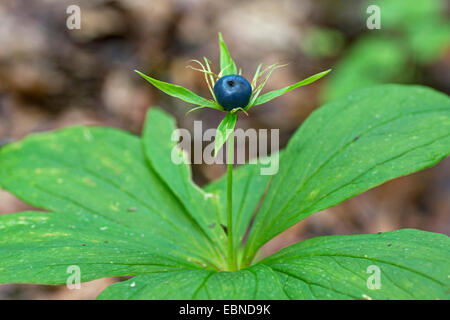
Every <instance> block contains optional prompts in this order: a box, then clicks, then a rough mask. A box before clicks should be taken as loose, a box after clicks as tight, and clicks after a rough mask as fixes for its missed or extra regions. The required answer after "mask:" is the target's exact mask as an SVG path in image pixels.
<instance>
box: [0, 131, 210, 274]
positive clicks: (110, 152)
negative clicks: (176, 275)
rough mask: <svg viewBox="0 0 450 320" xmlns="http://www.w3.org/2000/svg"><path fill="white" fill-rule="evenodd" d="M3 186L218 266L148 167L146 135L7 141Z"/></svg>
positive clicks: (0, 175)
mask: <svg viewBox="0 0 450 320" xmlns="http://www.w3.org/2000/svg"><path fill="white" fill-rule="evenodd" d="M0 185H1V187H2V188H3V189H4V190H7V191H10V192H11V193H13V194H14V195H15V196H17V197H18V198H20V199H22V200H23V201H25V202H27V203H29V204H31V205H33V206H34V207H38V208H43V209H46V210H50V211H54V212H59V213H60V214H61V215H62V216H65V215H66V214H73V213H80V214H89V215H91V216H92V217H93V219H92V220H95V219H94V218H96V217H101V218H103V219H105V220H108V221H110V222H111V223H115V224H117V225H120V226H122V227H124V228H129V229H132V230H133V231H134V232H135V233H136V234H139V235H143V237H144V238H143V241H144V240H145V239H146V238H150V239H153V240H152V241H155V247H157V243H158V242H157V240H156V239H167V240H166V241H168V242H170V243H171V245H172V246H173V248H174V250H177V251H178V252H180V253H183V254H184V256H186V259H187V258H188V257H190V259H191V260H192V261H194V260H195V261H198V262H199V264H200V265H202V264H205V263H206V264H208V265H211V264H214V263H213V262H212V261H211V259H214V257H215V256H216V255H215V252H216V250H215V248H214V247H213V246H212V243H211V241H209V239H208V237H206V236H205V234H204V232H203V230H202V229H201V228H200V227H199V226H198V225H197V224H196V223H195V222H194V221H192V219H191V218H190V216H189V214H188V212H187V211H186V209H185V208H184V207H183V206H182V205H181V204H180V203H179V202H178V201H177V198H176V197H175V196H174V194H173V193H172V192H171V191H170V190H169V189H168V188H167V187H166V186H165V185H164V183H162V181H161V180H160V178H159V177H158V175H157V174H156V173H155V172H154V170H153V169H151V168H150V167H149V166H148V163H147V160H146V158H145V156H144V154H143V152H142V144H141V140H140V139H138V138H137V137H135V136H132V135H130V134H127V133H124V132H122V131H119V130H114V129H110V128H96V127H72V128H67V129H63V130H59V131H56V132H52V133H45V134H36V135H32V136H30V137H28V138H26V139H24V140H22V141H20V142H16V143H12V144H9V145H6V146H4V147H2V148H1V149H0ZM68 219H69V218H68ZM95 221H100V220H95ZM103 226H104V225H103V224H101V225H97V226H96V227H98V228H101V227H103ZM68 227H69V226H67V228H68ZM49 229H50V228H49ZM0 231H1V230H0ZM19 231H20V230H19ZM19 231H18V232H19ZM10 236H11V235H10ZM158 241H159V240H158ZM57 262H58V261H57V260H55V263H57ZM49 277H50V276H49ZM50 280H51V279H50Z"/></svg>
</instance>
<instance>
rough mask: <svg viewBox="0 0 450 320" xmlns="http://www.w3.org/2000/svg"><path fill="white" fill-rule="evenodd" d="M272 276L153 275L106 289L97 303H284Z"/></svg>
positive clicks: (260, 272) (255, 272) (261, 272)
mask: <svg viewBox="0 0 450 320" xmlns="http://www.w3.org/2000/svg"><path fill="white" fill-rule="evenodd" d="M286 298H287V296H286V295H285V294H284V293H283V291H282V286H281V283H280V282H279V280H278V278H277V276H276V274H275V272H274V271H272V270H271V269H270V268H268V267H266V266H264V265H256V266H252V267H251V268H248V269H245V270H240V271H235V272H214V271H206V270H183V271H179V272H155V273H151V274H148V275H142V276H137V277H134V278H132V279H130V280H127V281H123V282H120V283H116V284H113V285H110V286H109V287H108V288H106V290H104V291H103V292H102V293H101V294H100V295H99V296H98V299H103V300H108V299H114V300H115V299H136V300H143V299H158V300H160V299H167V300H169V299H170V300H187V299H200V300H206V299H212V300H225V299H226V300H240V299H260V300H268V299H286Z"/></svg>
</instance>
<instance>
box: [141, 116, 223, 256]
mask: <svg viewBox="0 0 450 320" xmlns="http://www.w3.org/2000/svg"><path fill="white" fill-rule="evenodd" d="M175 130H176V127H175V121H174V119H173V118H172V117H170V116H169V115H168V114H166V113H164V112H163V111H161V110H159V109H157V108H151V109H150V110H149V112H148V113H147V121H146V123H145V127H144V132H143V135H142V143H143V146H144V150H145V154H146V156H147V159H148V160H149V163H150V165H151V166H152V167H153V168H154V170H155V172H157V174H158V176H159V177H160V178H161V180H163V181H164V182H165V185H166V186H167V188H168V189H170V190H171V191H172V192H173V193H174V194H175V196H176V198H177V200H178V201H180V203H181V204H182V206H183V207H184V208H185V210H186V211H187V212H188V213H189V216H190V217H191V218H192V220H193V222H194V223H195V225H197V226H198V227H199V228H200V229H201V230H202V232H203V233H204V234H205V235H206V236H207V237H208V239H210V241H211V242H212V243H214V244H215V245H217V246H218V247H219V248H221V249H222V251H223V250H225V244H226V242H225V238H226V237H225V233H224V231H223V229H222V227H221V226H220V224H221V223H222V221H221V216H220V214H219V212H218V211H217V208H216V205H215V200H214V199H213V197H212V195H211V194H208V193H206V192H204V191H203V190H202V189H201V188H199V187H198V186H197V185H196V184H195V183H194V182H193V181H192V176H191V169H190V166H189V164H187V163H186V162H185V160H187V155H185V154H184V152H183V150H180V149H179V147H178V146H177V143H178V141H177V140H174V139H172V135H173V134H174V132H175ZM218 255H219V252H216V255H215V256H216V258H217V259H216V260H220V258H218Z"/></svg>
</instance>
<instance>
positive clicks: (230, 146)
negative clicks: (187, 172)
mask: <svg viewBox="0 0 450 320" xmlns="http://www.w3.org/2000/svg"><path fill="white" fill-rule="evenodd" d="M227 158H228V159H227V238H228V257H227V258H228V269H229V271H235V270H237V267H236V259H235V258H236V257H235V254H234V248H233V245H234V244H233V163H234V129H232V132H231V134H230V136H229V138H228V143H227Z"/></svg>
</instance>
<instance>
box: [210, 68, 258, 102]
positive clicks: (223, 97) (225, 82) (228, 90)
mask: <svg viewBox="0 0 450 320" xmlns="http://www.w3.org/2000/svg"><path fill="white" fill-rule="evenodd" d="M214 94H215V96H216V99H217V102H219V104H220V105H221V106H222V107H223V108H224V109H225V110H227V111H230V110H233V109H236V108H244V107H246V106H247V104H248V102H249V101H250V96H251V95H252V86H251V85H250V83H249V82H248V81H247V79H245V78H244V77H243V76H240V75H237V74H230V75H228V76H225V77H222V78H220V79H219V80H218V81H217V82H216V84H215V85H214Z"/></svg>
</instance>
